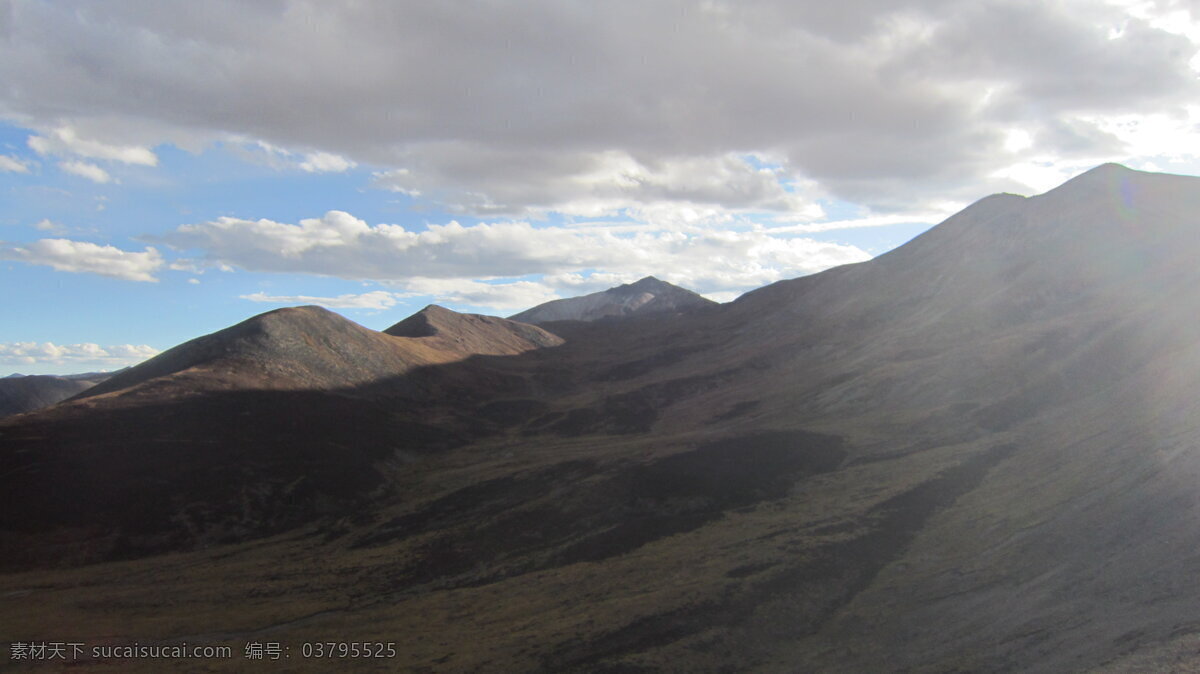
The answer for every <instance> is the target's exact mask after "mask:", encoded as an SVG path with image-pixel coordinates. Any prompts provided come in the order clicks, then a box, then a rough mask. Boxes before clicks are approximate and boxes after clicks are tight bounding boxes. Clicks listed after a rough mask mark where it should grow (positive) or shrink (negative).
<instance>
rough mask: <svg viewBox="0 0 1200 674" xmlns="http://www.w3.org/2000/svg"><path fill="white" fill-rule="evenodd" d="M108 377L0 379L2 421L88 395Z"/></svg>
mask: <svg viewBox="0 0 1200 674" xmlns="http://www.w3.org/2000/svg"><path fill="white" fill-rule="evenodd" d="M109 376H110V375H109V373H103V372H90V373H87V374H77V375H67V376H54V375H19V374H12V375H9V376H7V377H4V378H3V379H0V417H6V416H9V415H13V414H22V413H24V412H32V411H34V410H39V409H42V408H43V407H49V406H51V405H53V404H55V403H57V402H60V401H62V400H66V399H67V398H70V397H71V396H73V395H76V394H77V393H80V392H82V391H86V390H87V389H89V388H91V387H93V386H95V385H96V384H97V383H98V382H101V381H103V380H105V379H107V378H108V377H109Z"/></svg>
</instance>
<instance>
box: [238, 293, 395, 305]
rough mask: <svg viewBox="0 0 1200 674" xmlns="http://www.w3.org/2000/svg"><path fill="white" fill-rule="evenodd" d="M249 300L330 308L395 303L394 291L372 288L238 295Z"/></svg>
mask: <svg viewBox="0 0 1200 674" xmlns="http://www.w3.org/2000/svg"><path fill="white" fill-rule="evenodd" d="M240 297H241V299H244V300H250V301H251V302H269V303H271V304H319V305H321V306H323V307H329V308H331V309H387V308H389V307H393V306H395V305H396V302H397V300H396V295H395V293H390V292H387V291H384V290H373V291H371V292H367V293H360V294H353V293H351V294H347V295H338V296H337V297H314V296H311V295H268V294H266V293H262V292H258V293H252V294H250V295H240Z"/></svg>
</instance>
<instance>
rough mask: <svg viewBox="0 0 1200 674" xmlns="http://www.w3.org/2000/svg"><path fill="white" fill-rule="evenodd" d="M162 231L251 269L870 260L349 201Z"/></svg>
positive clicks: (378, 273)
mask: <svg viewBox="0 0 1200 674" xmlns="http://www.w3.org/2000/svg"><path fill="white" fill-rule="evenodd" d="M152 240H154V241H161V242H162V243H165V244H167V245H169V246H172V247H173V248H176V249H179V250H197V251H200V252H201V254H202V255H203V256H204V258H205V259H206V260H207V261H208V262H209V263H210V264H218V265H219V264H227V265H232V266H235V267H240V268H242V269H245V270H249V271H266V272H293V273H295V272H299V273H311V274H321V275H325V276H335V277H340V278H346V279H358V280H374V281H398V282H412V281H411V279H414V278H420V279H456V280H459V281H457V282H461V279H471V278H474V279H479V278H491V279H505V278H510V279H511V278H519V277H523V276H529V275H535V274H551V275H554V274H560V275H561V274H564V273H579V272H580V271H582V270H600V271H602V272H605V273H608V274H616V275H621V276H622V277H630V276H632V277H633V278H638V277H640V276H645V275H647V274H655V275H660V276H663V277H664V278H669V279H673V280H677V281H678V282H680V283H682V284H684V285H686V286H687V287H690V288H697V289H701V290H705V291H710V290H711V291H716V290H728V289H731V288H744V287H752V286H755V285H761V284H762V283H768V282H772V281H776V280H779V279H781V278H789V277H793V276H799V275H803V274H807V273H812V272H816V271H820V270H822V269H827V268H829V267H832V266H836V265H839V264H846V263H850V262H860V261H863V260H866V259H868V258H869V255H867V254H866V253H865V252H863V251H862V250H860V249H859V248H856V247H854V246H848V245H843V244H836V243H828V242H821V241H815V240H812V239H808V238H802V237H796V236H790V235H786V234H785V235H776V234H773V233H772V232H771V231H770V230H768V229H762V228H757V229H733V228H727V229H721V228H712V227H708V228H694V229H691V230H689V231H682V230H645V231H633V232H625V231H622V228H620V227H617V228H616V230H615V231H613V230H610V229H609V228H607V227H603V226H597V227H589V228H573V227H561V226H547V227H535V226H533V225H531V224H530V223H528V222H507V221H506V222H496V223H481V224H477V225H471V226H464V225H462V224H460V223H458V222H449V223H447V224H444V225H438V224H431V225H428V226H427V227H426V229H425V230H423V231H412V230H409V229H407V228H405V227H403V226H401V225H389V224H379V225H369V224H367V223H366V222H365V221H363V220H360V219H358V218H356V217H354V216H352V215H350V214H349V213H345V212H342V211H330V212H328V213H326V214H325V215H324V216H323V217H320V218H309V219H305V220H301V221H300V222H299V223H298V224H289V223H281V222H275V221H272V220H266V219H263V220H243V219H239V218H232V217H222V218H219V219H217V220H213V221H210V222H202V223H197V224H189V225H182V226H180V227H178V228H177V229H176V230H175V231H173V232H170V233H168V234H166V235H164V236H161V237H154V238H153V239H152ZM556 278H566V277H562V276H559V277H556ZM520 287H523V286H514V287H513V288H520ZM472 288H473V292H500V291H497V290H488V289H485V288H481V287H478V286H472ZM510 290H511V289H510Z"/></svg>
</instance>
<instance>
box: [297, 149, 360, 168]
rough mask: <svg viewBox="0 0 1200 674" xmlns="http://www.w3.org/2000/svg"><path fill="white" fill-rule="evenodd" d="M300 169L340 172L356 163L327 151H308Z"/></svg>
mask: <svg viewBox="0 0 1200 674" xmlns="http://www.w3.org/2000/svg"><path fill="white" fill-rule="evenodd" d="M299 166H300V169H301V170H303V171H307V172H309V173H341V172H343V171H349V170H350V169H352V168H354V167H355V166H356V164H355V163H354V162H352V161H350V160H349V159H346V158H345V157H342V156H339V155H336V154H330V153H328V152H310V153H309V154H306V155H304V161H302V162H300V164H299Z"/></svg>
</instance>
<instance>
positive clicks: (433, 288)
mask: <svg viewBox="0 0 1200 674" xmlns="http://www.w3.org/2000/svg"><path fill="white" fill-rule="evenodd" d="M400 285H401V286H402V287H404V288H405V290H406V291H407V292H406V293H405V294H406V295H408V296H414V295H418V296H420V295H429V296H432V297H433V298H434V300H435V301H436V302H439V303H443V304H456V305H467V306H470V307H482V308H485V309H487V310H490V311H492V312H493V313H505V312H510V311H516V310H521V309H528V308H529V307H532V306H536V305H538V304H542V303H543V302H549V301H550V300H556V299H559V295H558V294H557V293H555V292H554V290H553V289H552V288H550V287H548V286H547V285H546V284H544V283H538V282H535V281H510V282H506V283H484V282H481V281H475V280H471V279H431V278H416V279H411V280H409V281H405V282H403V283H401V284H400Z"/></svg>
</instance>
